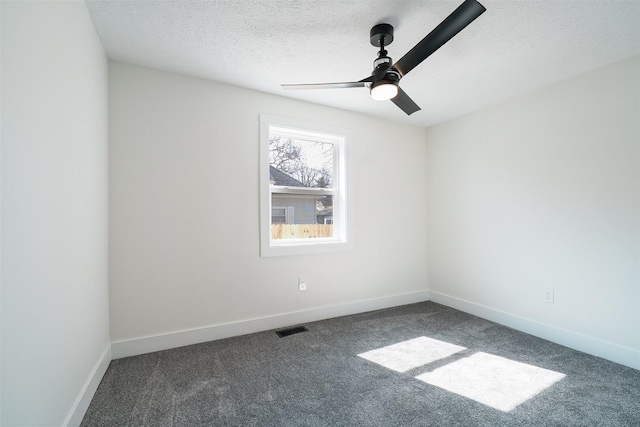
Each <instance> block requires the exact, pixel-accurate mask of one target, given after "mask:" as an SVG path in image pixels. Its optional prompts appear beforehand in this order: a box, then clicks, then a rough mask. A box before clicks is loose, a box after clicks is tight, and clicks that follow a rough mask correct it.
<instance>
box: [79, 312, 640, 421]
mask: <svg viewBox="0 0 640 427" xmlns="http://www.w3.org/2000/svg"><path fill="white" fill-rule="evenodd" d="M305 326H306V327H307V328H308V329H309V331H308V332H303V333H300V334H296V335H291V336H288V337H285V338H279V337H278V336H277V335H276V334H275V332H274V331H269V332H261V333H256V334H251V335H246V336H241V337H236V338H229V339H224V340H219V341H212V342H208V343H204V344H198V345H192V346H188V347H182V348H177V349H172V350H167V351H161V352H157V353H151V354H146V355H142V356H136V357H129V358H124V359H118V360H114V361H112V362H111V365H110V366H109V369H108V370H107V373H106V374H105V377H104V379H103V380H102V383H101V384H100V387H99V388H98V391H97V392H96V395H95V397H94V399H93V401H92V402H91V405H90V407H89V409H88V411H87V414H86V416H85V418H84V420H83V422H82V426H84V427H89V426H125V425H126V426H156V427H159V426H607V427H611V426H640V371H638V370H635V369H632V368H628V367H625V366H622V365H618V364H616V363H612V362H609V361H606V360H604V359H600V358H597V357H594V356H590V355H587V354H584V353H581V352H578V351H575V350H571V349H569V348H567V347H563V346H560V345H557V344H553V343H551V342H548V341H545V340H542V339H539V338H535V337H532V336H530V335H527V334H524V333H521V332H518V331H515V330H513V329H510V328H507V327H504V326H500V325H497V324H495V323H492V322H489V321H486V320H483V319H480V318H478V317H474V316H471V315H468V314H466V313H463V312H460V311H457V310H454V309H451V308H448V307H444V306H442V305H438V304H435V303H432V302H425V303H420V304H411V305H406V306H402V307H396V308H391V309H387V310H380V311H375V312H370V313H364V314H358V315H353V316H346V317H340V318H336V319H330V320H324V321H320V322H314V323H308V324H305ZM418 337H426V338H428V339H424V338H423V339H421V340H417V341H425V342H427V344H428V343H436V341H432V340H438V341H439V342H442V343H444V344H442V345H444V346H445V347H446V346H447V345H449V344H455V345H456V346H459V347H461V348H464V349H463V350H460V351H457V352H456V353H455V354H452V355H448V356H444V357H442V358H440V359H439V360H435V361H431V362H429V363H426V364H424V365H421V366H417V367H413V368H410V369H409V370H406V371H404V372H397V371H395V370H392V369H390V368H388V367H384V366H382V365H380V364H378V363H374V362H372V361H370V360H365V359H364V358H363V357H359V356H358V354H362V353H366V352H370V351H372V350H375V349H380V348H383V347H386V346H390V345H393V344H397V343H402V342H405V341H408V340H413V339H415V338H418ZM417 341H412V342H417ZM447 343H448V344H447ZM418 350H419V351H418V353H420V351H423V352H427V353H428V352H429V351H431V350H430V349H429V348H427V347H425V348H422V349H418ZM434 354H435V353H434ZM481 354H482V355H484V357H485V359H486V358H489V359H491V360H496V361H498V363H500V361H506V363H508V366H510V367H511V368H509V369H507V368H505V371H508V372H511V374H509V375H512V374H513V375H515V376H513V375H512V376H511V377H509V376H508V377H507V378H506V379H504V378H502V379H501V375H502V373H503V372H502V370H501V369H496V368H495V366H493V367H491V366H488V365H487V366H484V365H483V363H485V362H486V360H485V361H483V360H476V362H475V363H476V365H472V370H471V371H468V370H467V371H465V370H464V369H462V363H458V364H456V362H465V361H470V360H474V359H476V357H474V356H479V355H481ZM391 355H392V356H393V352H392V353H391ZM458 366H459V367H460V370H459V371H457V370H456V369H457V367H458ZM505 366H507V365H505ZM514 366H515V368H513V367H514ZM520 367H525V368H527V367H528V369H529V370H527V369H525V370H523V371H520ZM512 368H513V369H512ZM539 368H543V369H539ZM438 369H446V370H441V371H438ZM476 369H477V371H476ZM491 369H493V371H492V370H491ZM514 369H515V371H514ZM484 371H486V372H484ZM437 372H441V373H442V372H445V373H446V375H444V377H445V379H448V378H453V380H454V382H457V383H458V385H457V386H460V385H462V386H463V387H464V388H465V392H466V391H469V392H470V393H471V395H473V393H474V389H475V388H477V387H479V386H480V383H479V382H478V378H474V377H475V374H476V372H481V373H482V372H484V375H485V377H484V379H483V378H480V381H481V382H482V388H481V389H480V390H482V391H481V393H480V394H481V395H480V396H479V397H480V400H482V399H483V398H484V396H491V395H493V394H494V393H497V394H496V395H497V396H500V393H502V396H504V399H505V400H508V399H510V398H511V397H512V396H513V395H517V394H522V392H523V390H525V391H526V390H527V387H529V385H530V384H534V383H535V382H536V381H537V379H536V375H537V374H538V373H542V374H544V373H547V372H552V373H553V374H554V375H556V376H558V374H562V375H561V376H562V378H561V379H559V380H557V381H556V382H554V383H553V384H551V385H549V386H548V387H547V388H545V389H543V390H538V392H537V394H533V395H531V396H530V397H529V398H528V399H526V400H524V401H523V402H522V403H520V404H518V405H517V406H515V408H513V409H511V410H505V409H504V408H503V409H502V410H500V409H495V408H494V407H492V406H489V405H488V404H485V403H480V402H478V401H476V400H474V399H471V398H469V397H464V396H463V395H461V394H464V393H454V392H451V391H447V390H445V389H443V388H440V387H438V386H435V385H431V384H429V383H427V382H424V381H421V380H419V379H417V378H416V377H418V376H421V375H423V374H424V375H429V374H430V373H431V374H436V373H437ZM514 372H515V373H514ZM486 375H489V377H487V376H486ZM481 376H482V375H481ZM487 378H495V379H496V380H495V384H494V381H493V380H488V379H487ZM556 379H557V378H556ZM503 380H504V381H503ZM505 381H506V382H505ZM504 387H507V388H506V389H505V388H504ZM509 387H511V388H509ZM525 394H526V393H525Z"/></svg>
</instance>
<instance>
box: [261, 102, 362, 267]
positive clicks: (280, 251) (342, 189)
mask: <svg viewBox="0 0 640 427" xmlns="http://www.w3.org/2000/svg"><path fill="white" fill-rule="evenodd" d="M270 126H281V127H285V128H289V129H294V130H296V131H302V132H304V131H307V132H318V133H321V134H325V135H335V136H336V137H340V139H341V142H339V143H338V144H341V147H340V149H338V150H336V151H335V152H334V162H335V164H334V170H335V171H337V173H336V182H335V183H334V188H335V190H330V191H328V190H325V189H311V188H304V189H302V188H290V189H287V188H286V187H281V188H279V190H278V192H280V190H283V192H291V193H298V194H299V193H307V192H308V193H309V194H325V193H326V194H331V195H333V196H334V200H333V203H334V213H333V218H334V221H333V225H334V237H331V238H315V239H283V240H277V241H275V240H272V239H271V192H270V188H269V181H270V174H269V127H270ZM296 137H298V138H299V136H298V134H297V133H296ZM316 140H317V139H316ZM349 141H351V132H350V131H349V130H346V129H341V128H337V127H334V126H327V125H324V124H319V123H314V122H307V121H303V120H297V119H291V118H286V117H279V116H272V115H267V114H261V115H260V256H262V257H271V256H281V255H304V254H316V253H327V252H339V251H346V250H351V249H352V248H353V236H352V233H351V230H352V227H351V209H347V202H348V200H350V199H351V195H350V187H351V185H350V183H351V179H350V177H349V173H350V169H351V168H350V167H349V165H348V164H347V162H348V161H349V154H348V148H349ZM331 142H333V143H336V139H331ZM341 153H342V154H343V155H341ZM338 215H340V216H338ZM336 217H341V218H344V220H343V221H339V224H336V221H335V218H336Z"/></svg>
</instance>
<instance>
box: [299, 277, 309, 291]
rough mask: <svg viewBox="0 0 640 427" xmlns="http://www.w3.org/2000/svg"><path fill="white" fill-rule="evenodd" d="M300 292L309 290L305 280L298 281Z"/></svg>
mask: <svg viewBox="0 0 640 427" xmlns="http://www.w3.org/2000/svg"><path fill="white" fill-rule="evenodd" d="M298 290H299V291H306V290H307V281H306V280H305V279H298Z"/></svg>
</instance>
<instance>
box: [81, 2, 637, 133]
mask: <svg viewBox="0 0 640 427" xmlns="http://www.w3.org/2000/svg"><path fill="white" fill-rule="evenodd" d="M462 1H463V0H450V1H426V0H423V1H414V0H306V1H304V0H303V1H300V0H299V1H294V0H236V1H231V0H229V1H224V0H208V1H178V0H172V1H146V0H144V1H143V0H132V1H110V0H98V1H87V6H88V9H89V12H90V14H91V17H92V19H93V22H94V23H95V26H96V30H97V32H98V35H99V37H100V39H101V40H102V43H103V44H104V47H105V49H106V51H107V54H108V55H109V57H110V58H113V59H117V60H120V61H125V62H130V63H134V64H139V65H144V66H148V67H153V68H158V69H162V70H168V71H174V72H178V73H183V74H188V75H192V76H196V77H203V78H207V79H210V80H215V81H219V82H224V83H229V84H232V85H238V86H243V87H247V88H251V89H257V90H260V91H264V92H270V93H274V94H277V95H281V96H286V97H291V98H297V99H302V100H307V101H310V102H315V103H319V104H325V105H330V106H333V107H338V108H344V109H348V110H353V111H360V112H363V113H367V114H371V115H376V116H380V117H385V118H388V119H392V120H398V121H403V122H406V123H411V124H414V125H418V126H430V125H433V124H435V123H439V122H442V121H445V120H449V119H452V118H455V117H458V116H461V115H464V114H467V113H470V112H472V111H475V110H478V109H481V108H483V107H486V106H489V105H491V104H494V103H497V102H499V101H501V100H504V99H507V98H511V97H514V96H517V95H520V94H523V93H527V92H530V91H533V90H535V89H538V88H541V87H543V86H546V85H549V84H551V83H554V82H557V81H560V80H563V79H566V78H569V77H572V76H575V75H578V74H581V73H583V72H586V71H589V70H592V69H595V68H598V67H600V66H603V65H606V64H609V63H612V62H615V61H617V60H620V59H623V58H627V57H629V56H632V55H634V54H638V53H640V0H632V1H623V0H614V1H578V0H575V1H559V0H547V1H544V0H538V1H524V0H522V1H516V0H509V1H505V0H480V2H481V3H482V4H483V5H484V6H485V7H486V8H487V11H486V12H485V13H484V14H483V15H481V16H480V17H479V18H478V19H477V20H476V21H474V22H473V23H471V25H469V26H468V27H467V28H466V29H464V30H463V31H462V32H461V33H459V34H458V35H457V36H456V37H454V38H453V39H452V40H451V41H449V42H448V43H447V44H445V45H444V46H443V47H442V48H441V49H440V50H438V51H437V52H436V53H434V54H433V55H432V56H431V57H429V58H427V60H425V61H424V62H423V63H422V64H420V65H419V66H418V67H416V68H415V69H414V70H412V71H411V73H409V74H408V75H407V76H406V77H404V78H403V79H402V82H401V86H402V88H403V89H404V90H405V91H406V92H407V93H408V94H409V95H410V96H411V98H412V99H413V100H414V101H415V102H416V103H417V104H418V105H420V107H421V108H422V111H418V112H416V113H414V114H413V115H411V116H406V115H405V114H404V113H403V112H402V111H401V110H400V109H399V108H397V107H396V106H395V105H394V104H393V103H391V102H389V101H374V100H372V99H371V97H370V96H369V92H368V90H367V89H366V88H357V89H329V90H306V91H285V90H283V89H282V88H281V87H280V84H282V83H323V82H340V81H356V80H360V79H362V78H364V77H367V76H369V75H370V73H371V70H372V68H373V66H372V62H373V60H374V59H375V58H376V48H374V47H373V46H371V44H370V43H369V30H370V29H371V27H372V26H373V25H375V24H378V23H382V22H385V23H389V24H392V25H393V26H394V27H395V40H394V42H393V43H392V44H391V45H390V46H389V47H388V51H389V56H391V57H392V58H393V60H394V62H395V61H396V60H398V59H400V58H401V57H402V56H403V55H404V54H405V53H406V52H407V51H408V50H409V49H410V48H411V47H413V46H414V45H415V44H416V43H417V42H418V41H420V40H421V39H422V38H423V37H424V36H425V35H426V34H427V33H429V32H430V31H431V30H432V29H433V28H435V27H436V26H437V25H438V24H439V23H440V22H441V21H442V20H443V19H444V18H446V17H447V16H448V15H449V14H450V13H451V12H452V11H453V10H454V9H455V8H456V7H457V6H458V5H459V4H461V3H462ZM639 78H640V77H639Z"/></svg>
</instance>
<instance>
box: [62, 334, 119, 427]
mask: <svg viewBox="0 0 640 427" xmlns="http://www.w3.org/2000/svg"><path fill="white" fill-rule="evenodd" d="M110 362H111V344H107V347H106V348H105V349H104V351H103V352H102V355H101V356H100V358H99V359H98V361H97V362H96V365H95V366H94V368H93V370H92V371H91V374H90V375H89V378H88V379H87V381H86V382H85V384H84V387H82V390H81V391H80V395H79V396H78V398H77V399H76V401H75V403H74V404H73V407H72V408H71V411H69V415H67V418H66V419H65V420H64V423H63V424H62V425H63V426H66V427H77V426H79V425H80V423H81V422H82V419H83V418H84V414H85V413H86V412H87V409H89V404H90V403H91V399H93V395H94V394H95V393H96V390H97V389H98V386H99V385H100V381H102V377H104V374H105V372H107V368H108V367H109V363H110Z"/></svg>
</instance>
